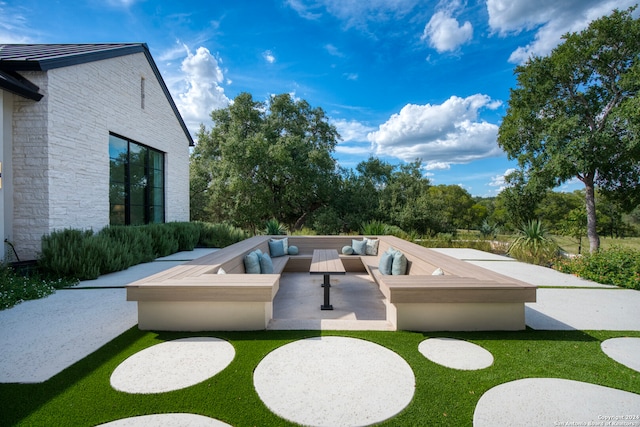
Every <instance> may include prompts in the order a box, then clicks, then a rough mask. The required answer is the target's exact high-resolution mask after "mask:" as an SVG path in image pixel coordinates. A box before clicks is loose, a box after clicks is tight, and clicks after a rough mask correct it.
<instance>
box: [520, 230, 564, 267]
mask: <svg viewBox="0 0 640 427" xmlns="http://www.w3.org/2000/svg"><path fill="white" fill-rule="evenodd" d="M558 250H559V247H558V244H557V243H556V242H555V241H554V240H553V238H551V237H550V236H549V235H548V234H547V230H546V229H545V228H544V225H543V224H542V221H539V220H532V221H529V222H527V223H526V224H523V225H522V227H521V228H520V230H518V236H517V237H516V238H515V240H514V241H513V242H512V243H511V245H510V246H509V251H508V254H509V255H511V256H512V257H514V258H516V259H518V260H520V261H524V262H529V263H532V264H538V265H550V264H551V263H552V261H553V259H554V258H555V257H556V256H557V254H558Z"/></svg>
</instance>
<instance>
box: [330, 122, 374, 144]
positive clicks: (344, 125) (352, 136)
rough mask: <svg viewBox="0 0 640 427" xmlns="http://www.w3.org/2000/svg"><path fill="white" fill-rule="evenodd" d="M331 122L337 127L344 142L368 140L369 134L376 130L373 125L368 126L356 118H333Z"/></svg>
mask: <svg viewBox="0 0 640 427" xmlns="http://www.w3.org/2000/svg"><path fill="white" fill-rule="evenodd" d="M331 124H332V125H334V126H335V127H336V129H337V130H338V133H339V134H340V136H341V137H342V140H343V141H344V142H349V141H356V142H362V141H367V135H368V134H369V133H370V132H373V131H374V130H375V128H374V127H372V126H367V125H365V124H363V123H361V122H358V121H356V120H351V121H347V120H345V119H338V120H332V121H331Z"/></svg>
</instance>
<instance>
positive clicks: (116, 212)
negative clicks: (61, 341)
mask: <svg viewBox="0 0 640 427" xmlns="http://www.w3.org/2000/svg"><path fill="white" fill-rule="evenodd" d="M109 223H110V224H111V225H124V224H125V216H124V204H122V205H111V210H110V212H109Z"/></svg>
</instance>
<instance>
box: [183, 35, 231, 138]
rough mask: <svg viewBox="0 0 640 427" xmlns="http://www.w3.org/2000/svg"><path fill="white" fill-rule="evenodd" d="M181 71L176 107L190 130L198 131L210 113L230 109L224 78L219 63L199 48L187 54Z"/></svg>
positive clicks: (203, 48)
mask: <svg viewBox="0 0 640 427" xmlns="http://www.w3.org/2000/svg"><path fill="white" fill-rule="evenodd" d="M181 69H182V72H183V73H184V77H183V79H182V90H181V91H180V93H179V94H178V96H177V99H176V105H177V106H178V109H179V110H180V113H181V114H182V118H183V119H184V121H185V123H186V124H187V127H188V128H189V130H191V132H195V131H197V130H198V128H199V126H200V123H206V122H208V121H209V115H210V114H211V111H213V110H216V109H220V108H225V107H227V106H228V105H229V102H230V100H229V98H227V96H226V95H225V94H224V89H223V88H222V87H220V84H221V83H222V82H223V81H224V76H223V73H222V70H221V69H220V66H219V65H218V60H216V58H215V57H214V56H213V55H211V53H210V52H209V50H208V49H207V48H205V47H199V48H198V49H197V50H196V53H195V54H193V53H191V52H188V54H187V57H186V58H185V59H184V60H183V61H182V67H181Z"/></svg>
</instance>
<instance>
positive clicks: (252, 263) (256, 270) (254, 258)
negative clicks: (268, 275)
mask: <svg viewBox="0 0 640 427" xmlns="http://www.w3.org/2000/svg"><path fill="white" fill-rule="evenodd" d="M244 272H245V273H247V274H260V257H259V256H258V253H257V252H256V251H253V252H249V253H248V254H247V255H245V257H244Z"/></svg>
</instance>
